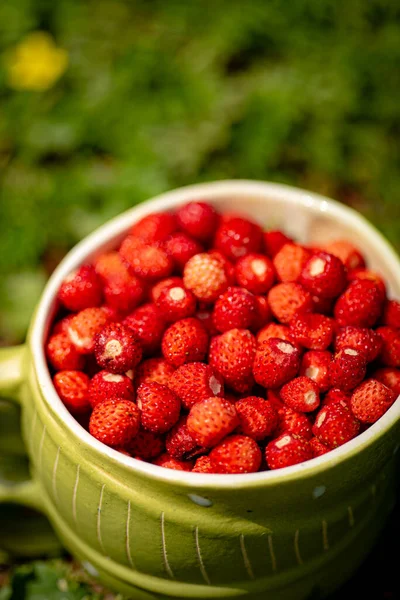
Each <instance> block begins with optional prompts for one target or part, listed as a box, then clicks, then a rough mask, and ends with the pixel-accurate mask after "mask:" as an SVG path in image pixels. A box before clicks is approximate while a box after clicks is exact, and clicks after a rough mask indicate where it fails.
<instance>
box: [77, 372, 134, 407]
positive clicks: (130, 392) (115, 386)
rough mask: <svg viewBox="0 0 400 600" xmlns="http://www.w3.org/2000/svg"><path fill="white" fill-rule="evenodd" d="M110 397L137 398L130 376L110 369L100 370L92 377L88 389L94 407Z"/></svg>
mask: <svg viewBox="0 0 400 600" xmlns="http://www.w3.org/2000/svg"><path fill="white" fill-rule="evenodd" d="M109 398H123V399H124V400H131V401H133V400H134V399H135V389H134V387H133V384H132V381H131V380H130V379H129V377H127V376H126V375H120V374H116V373H110V371H100V372H99V373H96V375H94V376H93V377H92V379H91V380H90V384H89V389H88V400H89V402H90V404H91V406H92V408H94V407H95V406H97V404H100V402H104V400H108V399H109Z"/></svg>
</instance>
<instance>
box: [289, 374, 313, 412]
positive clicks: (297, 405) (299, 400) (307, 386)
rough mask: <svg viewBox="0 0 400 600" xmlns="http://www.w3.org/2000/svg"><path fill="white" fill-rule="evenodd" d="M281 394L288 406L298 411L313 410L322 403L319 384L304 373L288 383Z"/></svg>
mask: <svg viewBox="0 0 400 600" xmlns="http://www.w3.org/2000/svg"><path fill="white" fill-rule="evenodd" d="M280 395H281V398H282V400H283V401H284V403H285V404H286V405H287V406H289V407H290V408H292V409H293V410H295V411H298V412H312V411H313V410H316V409H317V408H318V406H319V403H320V398H319V387H318V385H317V384H316V383H315V381H313V380H312V379H310V378H309V377H305V376H304V375H301V376H300V377H296V378H295V379H292V381H289V382H288V383H286V384H285V385H284V386H283V388H282V389H281V391H280Z"/></svg>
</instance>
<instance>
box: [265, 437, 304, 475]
mask: <svg viewBox="0 0 400 600" xmlns="http://www.w3.org/2000/svg"><path fill="white" fill-rule="evenodd" d="M265 455H266V459H267V464H268V467H269V468H270V469H282V468H284V467H290V466H291V465H297V464H298V463H301V462H305V461H306V460H310V459H311V458H313V452H312V448H311V446H310V443H309V442H307V440H305V439H304V438H302V437H300V436H299V435H296V434H293V433H287V432H286V433H282V435H280V436H279V437H278V438H276V439H275V440H272V442H269V444H268V446H267V447H266V450H265Z"/></svg>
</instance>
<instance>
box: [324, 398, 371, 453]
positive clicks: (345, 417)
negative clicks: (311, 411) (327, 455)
mask: <svg viewBox="0 0 400 600" xmlns="http://www.w3.org/2000/svg"><path fill="white" fill-rule="evenodd" d="M359 432H360V422H359V421H358V420H357V419H356V418H355V416H354V415H353V413H352V412H351V410H350V408H349V406H348V405H347V403H346V402H333V403H331V404H328V405H327V406H324V407H323V408H321V410H320V411H319V413H318V414H317V416H316V418H315V423H314V426H313V434H314V435H315V437H317V438H318V439H319V440H320V442H322V443H323V444H325V445H326V446H328V447H329V448H336V447H337V446H341V445H342V444H345V443H346V442H348V441H349V440H351V439H353V438H354V437H356V435H358V434H359Z"/></svg>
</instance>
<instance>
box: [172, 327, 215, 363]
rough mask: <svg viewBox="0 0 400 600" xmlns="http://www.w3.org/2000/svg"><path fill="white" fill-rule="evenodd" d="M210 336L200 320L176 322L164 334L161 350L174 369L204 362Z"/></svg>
mask: <svg viewBox="0 0 400 600" xmlns="http://www.w3.org/2000/svg"><path fill="white" fill-rule="evenodd" d="M207 349H208V334H207V331H206V330H205V328H204V327H203V325H202V324H201V322H200V321H199V320H198V319H194V318H189V319H182V320H181V321H176V322H175V323H173V324H172V325H170V327H168V329H167V331H166V332H165V333H164V336H163V339H162V343H161V350H162V353H163V356H164V358H165V359H166V360H167V361H168V362H170V363H171V365H173V366H174V367H180V366H181V365H183V364H185V363H189V362H197V361H202V360H203V359H204V357H205V355H206V354H207Z"/></svg>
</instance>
